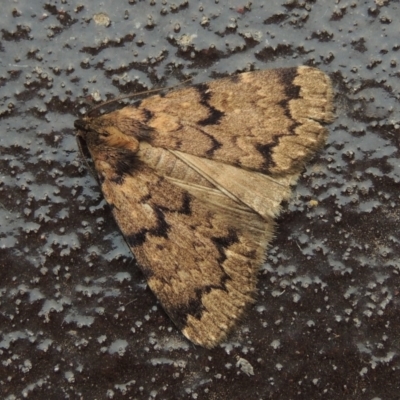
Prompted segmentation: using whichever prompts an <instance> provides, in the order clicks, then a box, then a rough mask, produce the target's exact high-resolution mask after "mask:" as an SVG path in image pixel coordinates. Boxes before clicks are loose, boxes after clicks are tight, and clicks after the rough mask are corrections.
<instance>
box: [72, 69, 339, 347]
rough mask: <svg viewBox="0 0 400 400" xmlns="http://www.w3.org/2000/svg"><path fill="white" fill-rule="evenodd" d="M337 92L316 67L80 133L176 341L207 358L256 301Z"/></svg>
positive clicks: (108, 120)
mask: <svg viewBox="0 0 400 400" xmlns="http://www.w3.org/2000/svg"><path fill="white" fill-rule="evenodd" d="M332 97H333V95H332V86H331V82H330V79H329V78H328V76H327V75H325V74H324V73H323V72H321V71H320V70H318V69H315V68H311V67H305V66H301V67H297V68H282V69H273V70H266V71H255V72H247V73H242V74H239V75H236V76H232V77H227V78H223V79H217V80H214V81H211V82H209V83H203V84H198V85H193V86H190V87H186V88H181V89H178V90H172V91H170V92H168V93H167V94H157V95H152V96H150V97H147V98H145V99H144V100H141V101H138V102H137V103H135V104H133V105H130V106H127V107H124V108H121V109H118V110H116V111H113V112H110V113H108V114H104V115H102V116H99V117H89V116H86V117H83V118H81V119H78V120H77V121H75V127H76V129H77V131H78V132H77V135H78V137H79V138H80V139H81V140H82V141H83V142H84V143H85V144H86V146H87V148H88V150H89V152H90V156H91V158H92V160H93V163H94V168H95V170H96V171H97V174H98V178H99V183H100V185H101V190H102V192H103V194H104V198H105V200H106V201H107V203H108V204H109V205H110V207H111V209H112V213H113V215H114V217H115V220H116V221H117V224H118V226H119V227H120V229H121V231H122V233H123V235H124V237H125V239H126V242H127V243H128V245H129V247H130V248H131V250H132V252H133V253H134V255H135V257H136V260H137V261H138V264H139V266H140V268H141V269H142V271H143V273H144V275H145V277H146V279H147V282H148V285H149V287H150V288H151V290H152V291H153V292H154V294H155V295H156V296H157V298H158V300H159V301H160V303H161V304H162V306H163V308H164V309H165V311H166V312H167V314H168V315H169V316H170V318H171V319H172V321H173V322H174V323H175V324H176V326H177V327H178V328H179V329H180V330H181V331H182V333H183V334H184V335H185V336H186V337H187V338H188V339H189V340H191V341H192V342H194V343H195V344H198V345H201V346H204V347H207V348H212V347H214V346H216V345H217V344H218V343H220V342H221V341H223V340H224V339H225V338H226V337H227V335H228V334H229V333H230V331H231V330H232V328H233V327H234V326H235V324H237V321H238V320H239V319H240V318H241V317H242V316H243V315H244V313H245V311H246V309H247V308H248V307H249V305H251V304H252V303H253V302H254V301H255V300H254V299H255V293H256V283H257V272H258V270H259V268H260V266H261V264H262V263H263V261H264V259H265V252H266V248H267V246H268V244H269V243H270V241H271V239H272V237H273V232H274V226H275V224H274V218H275V217H276V216H277V215H278V214H279V212H280V207H281V203H282V201H283V200H287V199H289V197H290V195H291V186H292V185H293V184H294V183H295V182H296V180H297V178H298V176H299V174H300V172H301V171H302V169H303V168H304V165H305V163H306V162H307V161H308V160H309V159H310V158H311V157H312V156H313V155H314V154H315V152H316V151H317V150H318V149H320V148H321V147H322V146H323V145H324V144H325V141H326V137H327V129H326V128H325V127H324V124H325V123H329V122H331V121H332V119H333V106H332Z"/></svg>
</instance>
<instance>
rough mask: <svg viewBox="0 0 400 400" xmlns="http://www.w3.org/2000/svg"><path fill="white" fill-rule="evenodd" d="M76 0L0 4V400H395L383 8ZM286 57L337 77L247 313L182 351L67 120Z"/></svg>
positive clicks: (399, 87) (391, 22) (394, 147)
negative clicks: (318, 138) (225, 332)
mask: <svg viewBox="0 0 400 400" xmlns="http://www.w3.org/2000/svg"><path fill="white" fill-rule="evenodd" d="M86 3H87V4H85V2H84V1H83V2H82V1H75V0H59V1H48V2H45V1H38V0H36V1H32V0H29V1H28V0H24V1H18V0H15V1H7V2H3V3H2V5H1V15H0V29H1V40H0V54H1V57H0V59H1V60H0V68H1V70H0V128H1V131H0V150H1V159H0V226H1V229H0V263H1V269H0V301H1V304H0V392H1V393H2V398H5V399H8V400H11V399H21V398H23V397H26V398H29V399H45V398H48V399H62V398H65V399H118V398H122V397H123V398H124V399H149V398H150V399H151V398H156V399H181V398H182V399H184V398H185V399H243V398H246V399H267V398H268V399H305V398H307V399H317V398H324V399H368V400H372V399H382V400H383V399H385V400H386V399H398V398H399V397H400V394H399V393H400V392H399V385H400V384H399V382H400V371H399V368H400V357H399V349H400V333H399V332H400V312H399V311H400V310H399V308H400V307H399V301H400V292H399V291H400V284H399V283H400V278H399V273H400V262H399V254H400V249H399V247H400V246H399V241H400V234H399V181H400V161H399V119H400V113H399V110H400V109H399V98H400V81H399V78H400V66H399V60H398V58H399V54H400V52H399V50H400V36H399V25H398V21H399V19H400V4H399V1H398V0H397V1H394V0H375V1H374V0H368V1H357V0H350V1H341V0H338V1H330V0H325V1H323V0H319V1H316V0H314V1H303V0H298V1H297V0H286V1H284V0H282V1H279V0H274V1H264V0H255V1H252V3H246V1H237V0H235V1H229V2H225V1H218V0H213V1H211V0H204V1H202V2H198V1H184V0H178V1H176V2H174V1H166V0H164V1H163V0H152V1H150V0H148V1H126V0H125V1H103V2H95V1H93V2H86ZM226 3H229V5H226ZM100 13H104V14H105V16H104V15H103V16H102V15H101V14H100ZM300 64H306V65H311V66H318V67H319V68H321V69H322V70H324V71H325V72H326V73H328V74H329V75H330V76H331V78H332V80H333V83H334V87H335V106H336V114H337V118H336V121H335V122H334V124H332V125H331V126H330V132H331V134H330V136H329V139H328V144H327V146H326V148H325V149H324V150H323V151H322V152H321V153H319V154H318V155H317V156H316V157H315V159H314V160H313V163H311V164H310V165H309V166H308V168H307V169H306V171H305V173H304V175H303V177H302V179H301V180H300V182H299V184H298V185H297V187H296V188H295V190H294V196H293V199H292V201H291V202H290V203H289V204H288V205H287V206H286V207H285V212H284V213H283V215H282V217H281V218H280V220H279V221H278V222H279V225H278V229H277V236H276V240H275V241H274V242H273V244H272V247H271V249H270V251H269V252H268V256H267V262H266V264H265V265H264V266H263V268H262V270H261V273H260V282H259V296H258V301H257V303H256V304H255V306H254V307H253V308H252V309H251V310H250V311H249V314H248V317H247V318H246V319H245V320H244V321H243V323H242V325H241V326H239V327H238V329H237V331H236V332H235V334H234V335H233V336H232V337H231V338H230V340H229V341H228V342H226V343H224V344H223V345H221V346H220V347H217V348H216V349H214V350H211V351H210V350H205V349H202V348H198V347H195V346H194V345H192V344H191V343H189V342H188V341H187V340H185V339H184V337H183V336H182V335H181V334H180V332H179V331H177V329H176V328H175V327H174V326H173V324H172V323H171V321H170V320H169V319H168V317H167V316H166V315H165V313H164V312H163V310H162V309H161V308H160V306H159V304H158V302H157V300H156V298H155V297H154V296H153V295H152V293H151V292H150V290H149V289H148V288H147V286H146V282H145V280H144V279H143V276H142V274H141V273H140V272H139V271H138V268H137V266H136V265H135V261H134V259H133V257H132V256H131V254H130V252H129V250H128V248H127V246H126V245H125V243H124V241H123V238H122V236H121V234H120V233H119V231H118V228H117V226H116V225H115V223H114V221H113V220H112V217H111V214H110V211H109V209H108V207H107V206H106V205H105V202H104V201H103V200H102V197H101V194H100V190H99V188H98V187H97V185H96V182H95V180H94V179H93V178H92V176H91V175H90V173H89V172H88V170H87V168H86V166H85V164H84V163H83V161H82V158H81V156H80V154H79V151H78V148H77V145H76V141H75V137H74V129H73V122H74V119H75V118H77V117H78V116H79V115H81V113H82V112H83V111H84V110H85V108H84V106H83V103H82V99H83V100H90V99H95V100H97V101H104V100H106V99H107V98H110V97H112V96H117V95H119V94H121V93H132V92H135V91H141V90H146V89H151V88H154V87H164V86H172V85H174V84H177V83H178V82H180V81H182V80H184V79H186V78H188V77H193V82H195V83H198V82H204V81H207V80H210V79H212V78H216V77H220V76H225V75H228V74H233V73H235V72H239V71H244V70H251V69H265V68H276V67H283V66H297V65H300ZM310 201H311V202H310ZM315 201H316V202H317V205H316V203H315ZM252 372H253V373H254V375H252Z"/></svg>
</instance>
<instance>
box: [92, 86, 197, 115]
mask: <svg viewBox="0 0 400 400" xmlns="http://www.w3.org/2000/svg"><path fill="white" fill-rule="evenodd" d="M192 79H193V78H188V79H186V80H185V81H183V82H180V83H178V84H177V85H175V86H170V87H168V88H157V89H151V90H144V91H143V92H139V93H132V94H127V95H125V96H118V97H115V98H114V99H110V100H107V101H105V102H103V103H101V104H98V105H97V106H94V107H92V108H91V109H90V110H89V111H88V112H87V114H86V116H90V114H92V113H93V112H94V111H96V110H98V109H99V108H101V107H104V106H106V105H107V104H112V103H115V102H118V101H121V100H124V99H130V98H132V97H135V96H142V95H144V94H150V93H155V92H160V91H162V90H171V89H175V88H177V87H179V86H182V85H185V84H186V83H188V82H190V81H191V80H192Z"/></svg>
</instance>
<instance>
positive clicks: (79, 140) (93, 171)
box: [76, 136, 99, 183]
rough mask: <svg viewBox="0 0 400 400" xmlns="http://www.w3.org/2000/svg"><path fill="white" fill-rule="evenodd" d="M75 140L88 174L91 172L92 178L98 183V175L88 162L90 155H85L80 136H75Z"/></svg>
mask: <svg viewBox="0 0 400 400" xmlns="http://www.w3.org/2000/svg"><path fill="white" fill-rule="evenodd" d="M76 142H77V144H78V149H79V153H80V154H81V157H82V158H83V160H84V162H85V164H86V166H87V168H88V170H89V172H90V174H91V175H92V176H93V178H94V179H96V181H97V182H98V183H99V178H98V176H97V174H96V171H95V169H94V168H93V166H92V165H90V164H89V163H88V158H90V157H87V156H85V149H84V148H83V146H82V141H81V138H80V137H79V136H77V137H76Z"/></svg>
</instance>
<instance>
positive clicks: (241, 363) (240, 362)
mask: <svg viewBox="0 0 400 400" xmlns="http://www.w3.org/2000/svg"><path fill="white" fill-rule="evenodd" d="M236 367H237V368H240V370H241V371H242V372H243V373H245V374H246V375H247V376H250V375H254V369H253V366H252V365H251V364H250V363H249V362H248V361H247V360H246V359H245V358H241V357H238V358H237V363H236Z"/></svg>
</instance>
